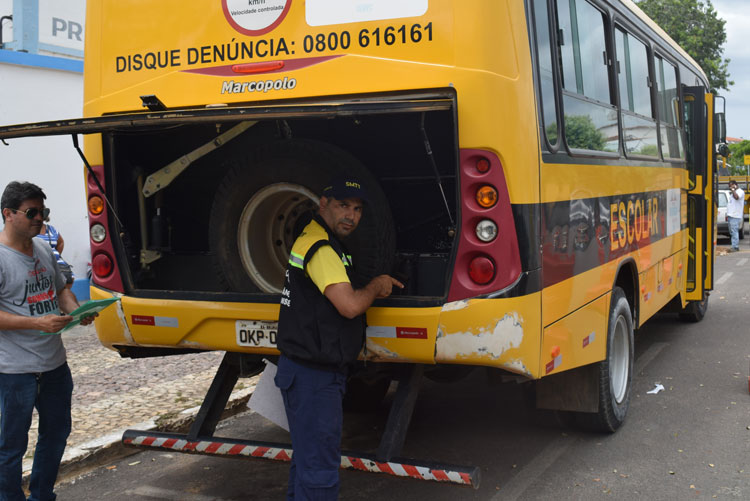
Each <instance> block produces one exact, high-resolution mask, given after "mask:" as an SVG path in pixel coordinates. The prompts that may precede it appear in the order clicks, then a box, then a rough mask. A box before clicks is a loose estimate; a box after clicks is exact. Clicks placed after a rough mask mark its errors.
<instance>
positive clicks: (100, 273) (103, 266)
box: [91, 253, 114, 278]
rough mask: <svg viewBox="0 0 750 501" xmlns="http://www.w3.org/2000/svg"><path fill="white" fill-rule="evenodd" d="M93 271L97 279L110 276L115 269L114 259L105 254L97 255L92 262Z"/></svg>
mask: <svg viewBox="0 0 750 501" xmlns="http://www.w3.org/2000/svg"><path fill="white" fill-rule="evenodd" d="M91 269H92V270H93V272H94V274H96V276H97V277H101V278H104V277H106V276H108V275H109V274H110V273H112V270H113V269H114V266H113V263H112V258H110V257H109V256H108V255H106V254H104V253H100V254H97V255H96V256H94V259H93V260H92V262H91Z"/></svg>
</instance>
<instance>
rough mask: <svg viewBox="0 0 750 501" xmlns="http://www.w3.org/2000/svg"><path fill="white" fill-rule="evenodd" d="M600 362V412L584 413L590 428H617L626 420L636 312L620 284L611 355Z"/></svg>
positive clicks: (612, 311)
mask: <svg viewBox="0 0 750 501" xmlns="http://www.w3.org/2000/svg"><path fill="white" fill-rule="evenodd" d="M597 365H598V369H599V370H598V375H599V385H598V387H599V412H597V413H596V414H591V415H589V416H581V417H583V418H584V420H583V421H584V425H585V427H587V428H590V429H593V430H595V431H604V432H614V431H616V430H617V429H618V428H619V427H620V425H622V423H623V422H624V421H625V415H626V414H627V412H628V404H629V403H630V387H631V382H632V378H633V316H632V314H631V312H630V305H629V304H628V300H627V299H626V298H625V293H624V292H623V291H622V289H621V288H619V287H615V288H614V289H613V291H612V300H611V306H610V312H609V332H608V333H607V358H606V359H605V360H603V361H601V362H599V363H598V364H597ZM588 418H590V419H588Z"/></svg>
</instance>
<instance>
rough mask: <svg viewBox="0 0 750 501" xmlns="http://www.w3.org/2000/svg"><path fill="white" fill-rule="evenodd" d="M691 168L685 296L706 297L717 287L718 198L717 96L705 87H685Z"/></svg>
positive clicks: (686, 128)
mask: <svg viewBox="0 0 750 501" xmlns="http://www.w3.org/2000/svg"><path fill="white" fill-rule="evenodd" d="M682 92H683V96H684V103H685V110H684V113H685V115H684V117H685V132H686V156H687V169H688V193H687V226H688V267H687V286H686V295H685V299H687V300H690V301H703V300H704V299H705V297H706V292H707V291H709V290H711V289H713V267H714V245H713V238H714V231H713V228H714V218H715V214H716V212H715V210H714V200H715V198H716V196H715V190H716V179H715V178H714V177H715V168H714V166H715V165H714V164H715V156H716V155H715V153H714V140H713V137H714V131H713V109H714V96H713V94H710V93H708V92H706V89H705V87H687V86H683V88H682Z"/></svg>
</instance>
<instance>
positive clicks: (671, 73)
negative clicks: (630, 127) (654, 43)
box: [655, 56, 685, 159]
mask: <svg viewBox="0 0 750 501" xmlns="http://www.w3.org/2000/svg"><path fill="white" fill-rule="evenodd" d="M655 62H656V73H657V79H656V80H657V96H658V100H657V102H658V104H659V124H660V129H661V154H662V155H663V156H664V158H674V159H684V158H685V150H684V148H683V147H682V135H681V131H680V129H679V126H680V121H679V116H680V115H679V112H680V98H679V94H678V92H677V76H676V72H677V68H675V67H674V66H673V65H672V64H671V63H669V62H668V61H665V60H664V59H663V58H661V57H659V56H657V57H656V59H655Z"/></svg>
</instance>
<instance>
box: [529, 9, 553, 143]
mask: <svg viewBox="0 0 750 501" xmlns="http://www.w3.org/2000/svg"><path fill="white" fill-rule="evenodd" d="M534 20H535V28H536V50H537V61H538V65H539V70H538V71H539V85H540V96H539V97H540V99H539V104H540V106H541V107H542V118H543V128H544V134H545V135H546V136H547V141H549V144H550V145H551V146H552V147H554V146H555V145H557V136H558V134H557V103H556V98H555V82H554V78H553V66H552V64H553V63H552V61H553V59H552V44H551V40H550V22H549V13H548V11H547V0H534Z"/></svg>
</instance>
